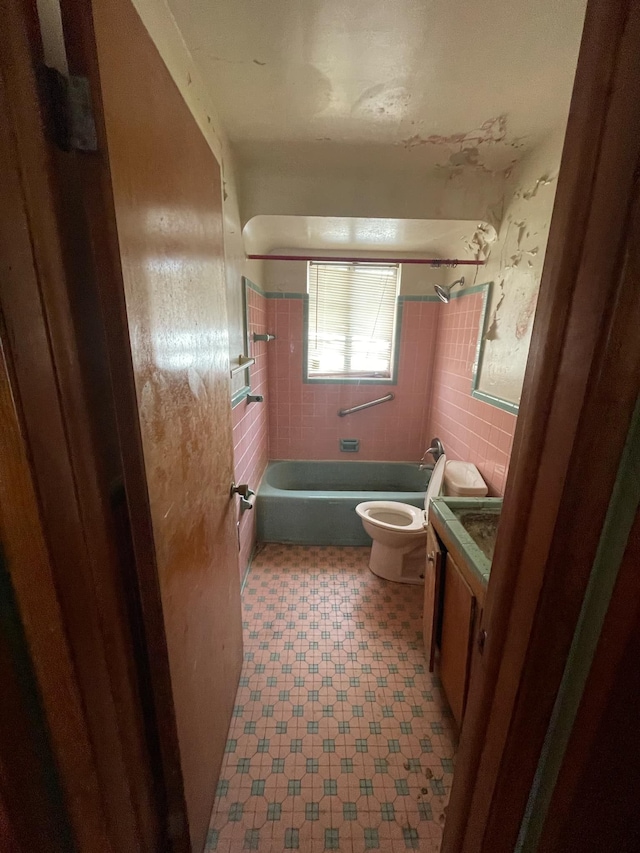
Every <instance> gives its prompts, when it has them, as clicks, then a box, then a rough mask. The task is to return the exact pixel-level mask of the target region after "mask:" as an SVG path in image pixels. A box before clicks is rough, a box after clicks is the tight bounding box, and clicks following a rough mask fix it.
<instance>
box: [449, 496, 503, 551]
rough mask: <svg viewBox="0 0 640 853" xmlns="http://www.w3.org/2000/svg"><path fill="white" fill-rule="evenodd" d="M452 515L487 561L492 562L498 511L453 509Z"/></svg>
mask: <svg viewBox="0 0 640 853" xmlns="http://www.w3.org/2000/svg"><path fill="white" fill-rule="evenodd" d="M454 514H455V516H456V518H458V519H459V521H460V522H461V524H462V526H463V527H464V529H465V530H466V531H467V533H468V534H469V535H470V536H471V538H472V539H473V541H474V542H475V543H476V545H477V546H478V548H480V550H481V551H482V553H483V554H484V555H485V557H486V558H487V560H489V562H491V560H493V552H494V549H495V547H496V536H497V535H498V522H499V521H500V509H498V508H496V509H455V510H454Z"/></svg>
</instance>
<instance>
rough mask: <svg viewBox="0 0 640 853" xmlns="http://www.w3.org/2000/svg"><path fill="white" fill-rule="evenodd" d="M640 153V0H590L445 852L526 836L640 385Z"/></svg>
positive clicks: (483, 851) (472, 851)
mask: <svg viewBox="0 0 640 853" xmlns="http://www.w3.org/2000/svg"><path fill="white" fill-rule="evenodd" d="M639 163H640V4H638V3H637V2H636V0H590V2H589V3H588V6H587V12H586V19H585V26H584V33H583V39H582V45H581V50H580V55H579V60H578V67H577V71H576V78H575V85H574V91H573V97H572V101H571V108H570V114H569V121H568V125H567V132H566V137H565V144H564V150H563V156H562V161H561V168H560V174H559V178H558V189H557V193H556V200H555V206H554V212H553V217H552V221H551V228H550V233H549V242H548V246H547V252H546V257H545V263H544V269H543V275H542V281H541V286H540V295H539V299H538V306H537V311H536V317H535V322H534V329H533V336H532V341H531V349H530V354H529V360H528V364H527V371H526V376H525V382H524V388H523V395H522V402H521V405H520V411H519V416H518V423H517V427H516V434H515V439H514V447H513V453H512V457H511V466H510V471H509V478H508V481H507V487H506V492H505V499H504V508H503V514H502V519H501V523H500V530H499V535H498V541H497V543H496V552H495V557H494V561H493V565H492V572H491V579H490V582H489V587H488V590H487V599H486V602H485V609H484V612H483V618H482V625H481V626H480V627H481V630H485V631H486V632H487V637H486V643H485V647H484V653H481V652H480V650H479V649H478V648H477V647H476V648H475V650H474V655H473V661H472V674H471V686H470V691H469V700H468V706H467V714H466V717H465V724H464V727H463V730H462V734H461V740H460V748H459V752H458V757H457V762H456V770H455V774H454V780H453V788H452V793H451V801H450V804H449V808H448V815H447V822H446V825H445V831H444V838H443V846H442V850H443V853H502V851H504V853H507V851H509V853H510V851H512V850H513V849H514V846H515V844H516V840H517V837H518V832H519V828H520V823H521V820H522V816H523V814H524V810H525V807H526V803H527V799H528V795H529V791H530V789H531V785H532V782H533V778H534V774H535V771H536V767H537V762H538V758H539V756H540V751H541V749H542V744H543V741H544V737H545V734H546V731H547V727H548V723H549V719H550V716H551V713H552V710H553V705H554V701H555V697H556V695H557V692H558V689H559V686H560V681H561V678H562V674H563V671H564V667H565V663H566V660H567V656H568V654H569V649H570V646H571V641H572V638H573V634H574V631H575V628H576V624H577V620H578V616H579V612H580V607H581V604H582V601H583V598H584V594H585V590H586V586H587V583H588V579H589V575H590V572H591V567H592V565H593V562H594V559H595V554H596V550H597V547H598V543H599V540H600V534H601V531H602V528H603V525H604V520H605V515H606V511H607V508H608V504H609V500H610V497H611V493H612V490H613V486H614V483H615V479H616V475H617V471H618V466H619V463H620V458H621V455H622V451H623V448H624V444H625V441H626V438H627V433H628V429H629V425H630V422H631V418H632V415H633V411H634V407H635V404H636V400H637V399H638V394H639V393H640V347H638V337H637V330H638V328H640V288H638V287H637V281H636V282H635V283H634V281H633V276H632V275H631V274H630V273H629V270H628V269H627V268H626V260H627V253H628V250H629V246H631V245H633V239H634V234H633V230H632V210H631V207H632V204H633V202H634V197H635V198H637V193H638V174H639V173H638V166H639ZM635 239H636V241H637V239H638V235H635ZM634 285H635V286H634ZM576 519H577V520H578V522H579V523H577V524H576V523H575V520H576Z"/></svg>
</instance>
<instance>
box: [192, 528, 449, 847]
mask: <svg viewBox="0 0 640 853" xmlns="http://www.w3.org/2000/svg"><path fill="white" fill-rule="evenodd" d="M368 556H369V549H368V548H338V547H300V546H286V545H268V546H266V547H265V548H264V549H263V550H262V551H261V552H260V553H259V554H258V555H257V556H256V557H255V559H254V562H253V565H252V568H251V573H250V575H249V578H248V582H247V585H246V587H245V591H244V595H243V619H244V640H245V655H244V657H245V660H244V667H243V671H242V677H241V679H240V686H239V688H238V695H237V699H236V705H235V709H234V714H233V718H232V722H231V727H230V730H229V736H228V741H227V746H226V751H225V756H224V762H223V766H222V771H221V774H220V781H219V784H218V789H217V793H216V801H215V805H214V810H213V814H212V818H211V827H210V830H209V835H208V839H207V847H206V849H207V850H208V851H214V850H215V851H216V852H217V853H218V851H224V853H226V852H227V851H241V850H258V851H263V853H266V851H268V853H283V851H287V850H303V851H312V853H316V851H317V853H323V852H324V851H325V850H337V851H342V853H364V851H369V850H372V851H375V850H380V851H393V853H396V851H406V850H421V851H425V853H436V851H437V850H438V849H439V845H440V840H441V835H442V824H443V823H444V810H445V807H446V803H447V800H448V797H449V791H450V787H451V781H452V776H453V759H454V751H455V749H454V732H453V724H452V721H451V716H450V713H449V711H448V708H447V706H446V703H445V701H444V699H443V696H442V692H441V686H440V683H439V680H438V679H437V678H436V677H435V676H433V675H431V674H430V673H429V672H428V671H427V667H426V666H425V659H424V653H423V647H422V638H421V621H422V614H421V610H422V589H421V588H419V587H415V586H407V585H402V584H394V583H390V582H387V581H383V580H381V579H380V578H377V577H375V576H374V575H372V574H371V572H370V571H369V569H368V568H367V561H368Z"/></svg>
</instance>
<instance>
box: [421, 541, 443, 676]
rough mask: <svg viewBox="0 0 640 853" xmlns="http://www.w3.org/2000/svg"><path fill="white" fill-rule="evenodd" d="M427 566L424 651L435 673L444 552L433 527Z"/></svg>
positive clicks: (423, 635) (425, 577) (423, 631)
mask: <svg viewBox="0 0 640 853" xmlns="http://www.w3.org/2000/svg"><path fill="white" fill-rule="evenodd" d="M426 559H427V564H426V566H425V573H424V610H423V614H422V637H423V639H424V651H425V655H426V658H427V662H428V664H429V672H433V667H434V661H435V655H436V636H437V633H438V615H439V614H438V611H439V607H440V581H441V576H442V550H441V548H440V545H439V544H438V540H437V538H436V534H435V532H434V530H433V527H432V526H431V525H429V527H428V529H427V558H426Z"/></svg>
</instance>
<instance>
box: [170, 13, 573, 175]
mask: <svg viewBox="0 0 640 853" xmlns="http://www.w3.org/2000/svg"><path fill="white" fill-rule="evenodd" d="M168 4H169V7H170V9H171V11H172V13H173V15H174V17H175V19H176V22H177V24H178V26H179V28H180V30H181V31H182V33H183V36H184V38H185V41H186V44H187V46H188V48H189V50H190V52H191V54H192V56H193V59H194V61H195V63H196V65H197V67H198V69H199V71H200V73H201V74H202V76H203V78H204V81H205V83H206V84H207V85H208V86H210V87H211V91H212V93H213V94H214V97H215V101H216V104H217V106H218V109H219V112H220V116H221V119H222V122H223V125H224V128H225V130H226V132H227V134H228V136H229V138H230V139H231V141H232V142H233V143H235V144H236V145H237V146H238V147H239V148H240V149H241V150H244V151H245V153H247V154H251V153H253V155H255V156H258V155H259V151H260V147H262V148H268V147H270V146H274V145H276V146H277V145H282V144H285V145H288V146H292V145H297V146H318V145H320V146H323V145H324V146H362V145H368V146H371V145H375V146H388V147H391V148H397V149H400V150H402V151H404V152H406V153H407V154H410V153H411V152H412V151H415V150H416V149H419V148H424V147H429V146H435V145H440V144H450V145H454V146H459V147H460V148H464V149H473V148H478V146H484V147H491V148H492V149H493V150H494V151H496V152H498V151H499V150H500V149H501V148H504V145H505V143H513V142H514V141H516V142H518V143H519V144H523V145H525V146H529V145H533V144H535V143H536V141H537V140H538V139H540V138H541V137H542V136H544V135H545V134H546V133H548V132H549V131H551V130H553V129H554V128H556V127H557V126H558V124H559V123H561V122H563V121H564V120H565V118H566V110H567V104H568V97H569V94H570V91H571V84H572V80H573V74H574V71H575V62H576V56H577V50H578V45H579V39H580V33H581V29H582V22H583V17H584V7H585V0H563V2H560V3H559V2H558V1H557V0H536V2H534V3H532V2H531V0H511V2H509V3H505V2H504V0H485V1H484V2H482V3H480V2H475V3H472V2H469V0H393V2H389V0H348V2H345V0H303V2H301V0H270V2H268V3H267V2H264V1H263V2H261V0H215V2H212V0H168ZM461 156H463V157H464V156H465V155H461ZM470 156H471V157H472V158H473V156H474V155H473V153H472V154H471V155H470ZM496 156H498V155H496ZM498 159H499V158H498Z"/></svg>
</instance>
